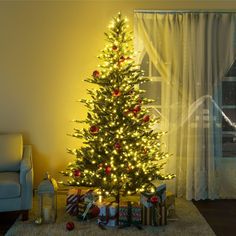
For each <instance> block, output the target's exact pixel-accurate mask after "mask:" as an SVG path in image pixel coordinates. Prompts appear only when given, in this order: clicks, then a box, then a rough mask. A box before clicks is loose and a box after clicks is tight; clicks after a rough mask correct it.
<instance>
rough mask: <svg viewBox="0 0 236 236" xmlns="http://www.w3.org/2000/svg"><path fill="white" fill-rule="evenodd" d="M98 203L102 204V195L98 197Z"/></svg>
mask: <svg viewBox="0 0 236 236" xmlns="http://www.w3.org/2000/svg"><path fill="white" fill-rule="evenodd" d="M98 202H100V203H101V202H102V195H99V197H98Z"/></svg>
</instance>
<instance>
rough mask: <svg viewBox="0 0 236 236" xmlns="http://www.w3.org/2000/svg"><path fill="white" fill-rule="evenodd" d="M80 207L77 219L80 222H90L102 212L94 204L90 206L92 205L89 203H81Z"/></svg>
mask: <svg viewBox="0 0 236 236" xmlns="http://www.w3.org/2000/svg"><path fill="white" fill-rule="evenodd" d="M78 207H79V209H78V215H77V218H78V219H79V220H89V219H92V218H95V217H97V216H98V215H99V211H100V210H99V208H98V206H96V205H94V203H93V204H92V205H90V203H87V202H79V204H78Z"/></svg>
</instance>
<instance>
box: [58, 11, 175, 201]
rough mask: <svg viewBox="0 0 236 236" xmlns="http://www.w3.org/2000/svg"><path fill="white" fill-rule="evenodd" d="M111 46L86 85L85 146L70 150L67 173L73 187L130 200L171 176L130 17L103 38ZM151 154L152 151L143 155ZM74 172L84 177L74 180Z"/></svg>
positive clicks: (81, 133) (78, 132)
mask: <svg viewBox="0 0 236 236" xmlns="http://www.w3.org/2000/svg"><path fill="white" fill-rule="evenodd" d="M105 35H106V40H107V45H106V46H105V48H104V50H102V53H101V54H100V55H99V57H98V58H99V59H100V60H101V64H100V65H98V68H100V69H99V71H97V70H95V71H94V72H93V73H92V76H91V77H90V78H88V79H86V80H85V81H87V82H89V83H91V84H94V85H95V86H94V89H88V94H89V95H90V96H91V98H90V99H82V100H81V102H82V103H83V104H84V105H85V106H86V107H87V108H88V113H87V118H86V119H85V120H83V121H80V122H78V120H77V124H80V123H84V124H85V125H83V127H81V128H76V129H75V131H74V134H73V135H72V136H73V137H75V138H79V139H82V140H83V143H84V145H82V146H81V147H78V148H77V149H75V150H72V149H68V152H69V153H70V154H72V155H74V156H75V160H74V162H72V163H69V165H68V167H67V169H66V171H62V174H63V175H64V176H67V177H68V179H67V180H68V182H67V183H64V182H63V183H64V184H68V185H70V186H84V187H89V188H91V187H94V188H99V189H100V194H101V195H102V196H103V197H105V196H106V197H115V199H116V201H117V203H119V199H120V195H124V196H128V195H133V194H136V193H138V194H140V193H142V192H148V191H150V190H151V189H153V188H154V187H155V186H154V185H153V181H154V180H156V179H159V180H167V179H172V178H173V177H174V175H173V174H165V173H164V172H163V171H162V169H163V165H164V163H165V162H166V159H167V158H169V154H168V153H167V152H165V150H164V145H162V143H163V140H162V134H164V132H160V131H157V130H152V127H154V125H155V124H157V123H158V122H159V120H158V119H157V118H156V117H153V116H149V115H147V114H149V113H150V108H149V106H148V105H151V103H152V102H153V100H151V99H148V98H145V97H143V91H142V90H140V89H139V84H141V83H144V82H147V81H149V80H150V79H149V78H145V77H144V72H143V71H141V70H140V68H139V66H138V65H137V63H136V62H135V60H134V59H133V54H134V50H133V45H132V41H133V38H132V34H131V32H130V30H129V26H128V23H127V19H125V18H123V17H122V16H121V14H120V13H119V14H118V15H117V16H116V17H114V19H113V21H112V22H111V25H110V26H109V30H108V32H107V33H106V34H105ZM144 150H148V152H146V153H145V152H144ZM74 170H80V171H81V173H83V174H81V175H80V176H79V178H78V176H75V175H74V174H73V171H74Z"/></svg>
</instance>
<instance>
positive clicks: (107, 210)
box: [98, 201, 118, 227]
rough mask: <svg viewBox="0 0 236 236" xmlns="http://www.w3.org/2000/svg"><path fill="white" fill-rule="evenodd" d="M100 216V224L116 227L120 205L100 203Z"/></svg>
mask: <svg viewBox="0 0 236 236" xmlns="http://www.w3.org/2000/svg"><path fill="white" fill-rule="evenodd" d="M98 207H99V210H100V212H99V216H98V224H99V225H100V224H101V225H104V226H111V227H115V226H116V225H117V217H118V204H117V203H116V202H106V201H103V202H101V203H98Z"/></svg>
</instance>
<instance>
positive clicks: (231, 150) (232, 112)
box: [222, 77, 236, 158]
mask: <svg viewBox="0 0 236 236" xmlns="http://www.w3.org/2000/svg"><path fill="white" fill-rule="evenodd" d="M222 111H223V117H222V156H223V157H225V158H231V157H235V158H236V77H225V79H224V80H223V81H222Z"/></svg>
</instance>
